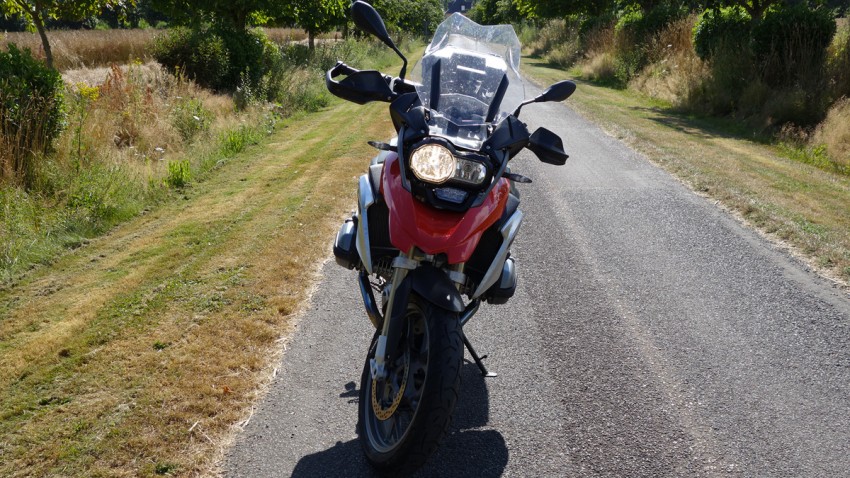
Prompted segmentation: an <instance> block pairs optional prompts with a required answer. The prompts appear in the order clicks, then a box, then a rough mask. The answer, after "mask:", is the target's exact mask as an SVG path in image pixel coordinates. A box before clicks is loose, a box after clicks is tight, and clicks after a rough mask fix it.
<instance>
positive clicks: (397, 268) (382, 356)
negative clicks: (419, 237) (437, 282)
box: [369, 249, 419, 379]
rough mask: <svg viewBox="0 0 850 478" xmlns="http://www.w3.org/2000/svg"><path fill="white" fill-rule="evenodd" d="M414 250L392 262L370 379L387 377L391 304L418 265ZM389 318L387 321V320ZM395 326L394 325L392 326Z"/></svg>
mask: <svg viewBox="0 0 850 478" xmlns="http://www.w3.org/2000/svg"><path fill="white" fill-rule="evenodd" d="M414 251H415V249H411V250H410V251H408V253H407V254H400V255H399V256H398V257H396V258H395V259H394V260H393V280H392V283H391V284H390V293H389V297H388V299H387V307H386V309H385V310H386V313H385V314H384V320H383V324H382V326H381V335H380V336H378V346H377V348H376V349H375V358H373V359H372V360H370V362H369V368H370V370H371V372H372V379H384V378H386V377H387V364H386V359H387V339H388V337H389V336H390V325H391V324H392V322H393V321H392V320H391V319H392V317H393V313H392V312H393V303H394V302H395V298H396V292H397V291H398V289H399V286H400V285H401V283H402V281H404V279H405V278H406V277H407V274H408V273H409V272H410V271H411V270H413V269H415V268H416V266H417V265H419V263H418V262H417V261H415V260H414V259H413V254H414ZM387 317H389V319H388V318H387ZM393 325H396V324H393Z"/></svg>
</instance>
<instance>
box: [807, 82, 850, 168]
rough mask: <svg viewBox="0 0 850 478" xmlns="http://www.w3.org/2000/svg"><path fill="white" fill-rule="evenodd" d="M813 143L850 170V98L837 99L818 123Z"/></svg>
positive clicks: (838, 164)
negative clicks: (823, 118) (824, 117)
mask: <svg viewBox="0 0 850 478" xmlns="http://www.w3.org/2000/svg"><path fill="white" fill-rule="evenodd" d="M812 144H814V145H815V148H817V147H823V148H824V150H825V152H826V154H827V155H828V156H829V159H830V161H832V162H834V163H835V164H836V165H837V166H839V168H844V169H845V170H847V171H850V98H847V97H845V98H843V99H841V100H839V101H837V102H836V103H835V104H834V105H832V107H831V108H830V109H829V112H828V113H827V115H826V119H825V120H824V121H823V123H821V124H820V125H818V127H817V129H816V130H815V133H814V135H813V137H812Z"/></svg>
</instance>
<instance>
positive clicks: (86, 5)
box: [0, 0, 133, 69]
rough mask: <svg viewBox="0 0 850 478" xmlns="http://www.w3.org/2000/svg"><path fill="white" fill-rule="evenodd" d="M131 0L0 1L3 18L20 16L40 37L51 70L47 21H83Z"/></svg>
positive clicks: (119, 6)
mask: <svg viewBox="0 0 850 478" xmlns="http://www.w3.org/2000/svg"><path fill="white" fill-rule="evenodd" d="M125 3H131V4H132V3H133V0H129V1H128V2H124V1H122V0H0V7H2V10H3V13H4V15H5V16H7V17H9V16H13V15H20V16H21V17H23V19H24V20H25V21H26V22H27V24H28V25H29V26H31V27H34V28H35V29H36V31H37V32H38V36H39V37H41V45H42V48H44V56H45V61H46V63H47V66H48V67H49V68H51V69H53V51H52V50H51V49H50V41H49V40H48V39H47V29H46V28H45V26H44V25H45V23H46V22H47V20H48V19H78V20H79V19H83V18H86V17H89V16H91V15H98V14H100V13H101V12H102V11H103V9H104V8H122V7H123V5H124V4H125Z"/></svg>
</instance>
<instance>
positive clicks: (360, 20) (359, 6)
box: [351, 0, 407, 80]
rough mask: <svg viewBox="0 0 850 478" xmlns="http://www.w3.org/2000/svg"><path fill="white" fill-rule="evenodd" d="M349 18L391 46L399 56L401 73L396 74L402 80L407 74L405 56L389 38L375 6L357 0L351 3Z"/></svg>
mask: <svg viewBox="0 0 850 478" xmlns="http://www.w3.org/2000/svg"><path fill="white" fill-rule="evenodd" d="M351 19H352V20H354V24H355V25H357V27H358V28H360V29H361V30H363V31H365V32H366V33H368V34H370V35H373V36H374V37H376V38H377V39H378V40H381V41H382V42H384V44H385V45H387V46H388V47H390V48H392V49H393V51H394V52H396V54H397V55H398V56H400V57H401V61H402V65H401V73H399V75H398V76H399V78H401V79H402V80H404V77H405V75H406V74H407V58H406V57H405V56H404V54H403V53H402V52H401V50H399V49H398V47H397V46H395V42H393V39H392V38H390V34H389V32H387V26H386V25H384V19H383V18H381V14H380V13H378V11H377V10H375V7H373V6H372V5H369V4H368V3H366V2H363V1H360V0H357V1H356V2H354V3H352V4H351Z"/></svg>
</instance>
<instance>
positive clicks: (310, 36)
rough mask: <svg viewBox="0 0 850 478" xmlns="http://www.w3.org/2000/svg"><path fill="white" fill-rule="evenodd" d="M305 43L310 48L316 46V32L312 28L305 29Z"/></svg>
mask: <svg viewBox="0 0 850 478" xmlns="http://www.w3.org/2000/svg"><path fill="white" fill-rule="evenodd" d="M307 45H308V46H309V47H310V49H311V50H312V49H313V48H315V47H316V34H315V33H313V31H312V30H307Z"/></svg>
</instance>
